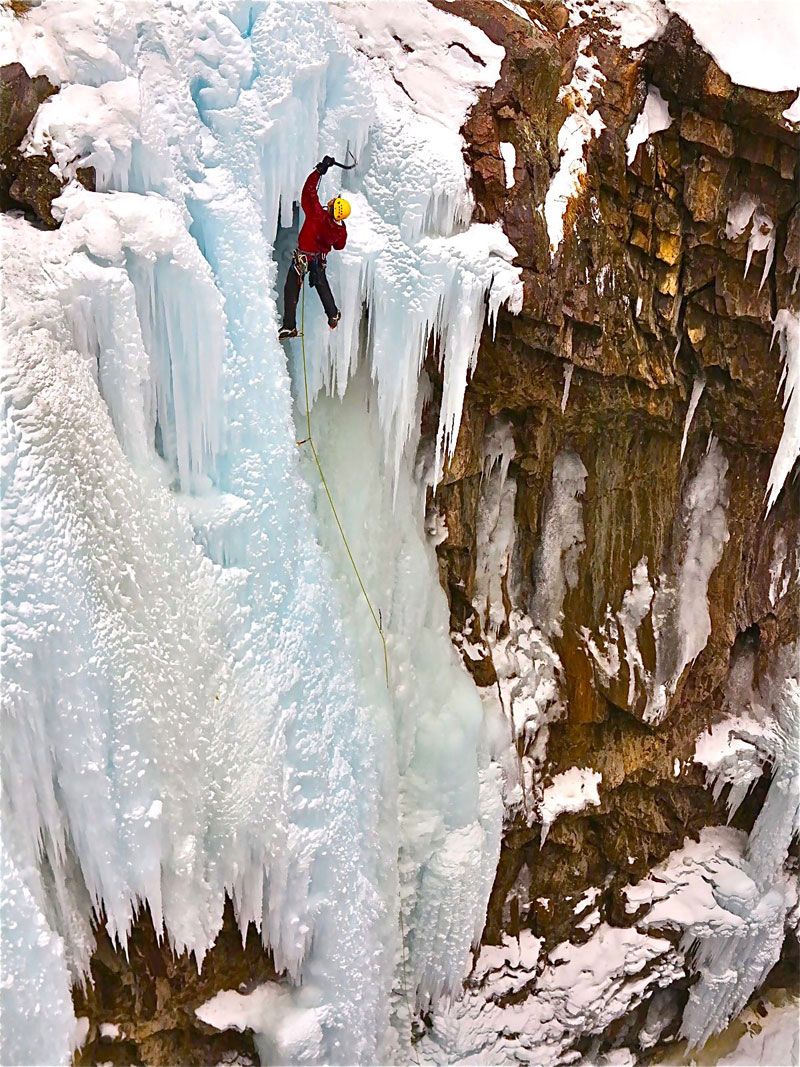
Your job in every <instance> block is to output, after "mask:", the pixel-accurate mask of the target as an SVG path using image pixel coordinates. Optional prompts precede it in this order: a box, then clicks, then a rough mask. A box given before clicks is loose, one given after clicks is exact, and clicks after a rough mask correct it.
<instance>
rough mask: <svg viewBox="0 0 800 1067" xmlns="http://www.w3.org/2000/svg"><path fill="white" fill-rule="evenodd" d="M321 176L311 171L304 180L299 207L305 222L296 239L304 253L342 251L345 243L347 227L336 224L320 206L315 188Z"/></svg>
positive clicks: (317, 172) (342, 224)
mask: <svg viewBox="0 0 800 1067" xmlns="http://www.w3.org/2000/svg"><path fill="white" fill-rule="evenodd" d="M321 177H322V175H321V174H320V173H319V171H316V170H312V171H311V173H310V174H309V176H308V177H307V178H306V182H305V185H304V186H303V193H302V195H301V197H300V206H301V207H302V209H303V211H304V212H305V216H306V219H305V222H304V223H303V226H302V229H301V230H300V236H299V237H298V239H297V247H298V248H299V249H300V251H301V252H306V253H320V252H324V253H326V254H327V253H328V252H330V250H331V249H332V248H337V249H342V248H344V246H345V243H346V241H347V227H346V226H345V224H344V223H343V222H336V221H335V220H334V219H332V218H331V216H330V215H329V214H328V212H327V210H326V209H325V208H324V207H323V206H322V204H320V202H319V196H318V194H317V186H318V185H319V180H320V178H321Z"/></svg>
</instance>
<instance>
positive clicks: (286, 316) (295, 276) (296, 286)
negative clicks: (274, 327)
mask: <svg viewBox="0 0 800 1067" xmlns="http://www.w3.org/2000/svg"><path fill="white" fill-rule="evenodd" d="M302 286H303V274H302V273H301V271H300V270H298V266H297V263H296V262H295V260H294V259H293V260H292V263H291V266H290V267H289V269H288V271H287V272H286V283H285V284H284V287H283V325H282V326H281V331H280V333H279V334H278V336H279V337H280V339H281V340H283V339H284V338H285V337H296V336H297V301H298V300H299V299H300V290H301V288H302Z"/></svg>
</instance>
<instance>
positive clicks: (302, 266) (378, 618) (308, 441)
mask: <svg viewBox="0 0 800 1067" xmlns="http://www.w3.org/2000/svg"><path fill="white" fill-rule="evenodd" d="M354 165H355V164H354ZM295 269H296V270H297V272H298V274H299V275H300V278H301V284H302V289H301V293H300V350H301V352H302V354H303V389H304V393H305V402H306V437H305V438H304V439H303V440H302V441H298V442H297V444H298V445H309V446H310V448H311V455H312V456H313V457H314V463H315V464H316V466H317V470H318V471H319V476H320V480H321V482H322V486H323V488H324V489H325V495H326V496H327V498H328V503H329V504H330V506H331V511H332V512H333V517H334V519H335V520H336V526H337V527H338V529H339V533H340V534H341V538H342V543H343V544H344V547H345V551H346V552H347V557H348V559H349V560H350V564H351V566H352V568H353V573H354V574H355V576H356V579H357V581H358V585H359V588H360V589H361V592H362V593H363V595H364V600H365V601H366V602H367V607H368V608H369V613H370V615H371V616H372V621H373V622H374V623H375V628H376V630H377V631H378V636H379V637H380V639H381V645H382V646H383V669H384V673H385V676H386V688H387V689H388V688H389V649H388V647H387V644H386V635H385V633H384V631H383V615H382V614H381V611H380V608H379V609H378V611H377V613H376V612H375V608H374V607H373V606H372V601H371V600H370V598H369V593H368V592H367V588H366V586H365V585H364V580H363V578H362V577H361V572H360V571H359V569H358V565H357V563H356V561H355V558H354V556H353V552H352V550H351V548H350V542H349V541H348V540H347V534H346V533H345V532H344V527H343V526H342V523H341V520H340V518H339V512H338V511H337V510H336V504H335V503H334V501H333V495H332V494H331V491H330V488H329V486H328V481H327V479H326V477H325V472H324V471H323V469H322V463H321V462H320V458H319V453H318V452H317V446H316V445H315V444H314V438H313V435H312V432H311V403H310V401H309V395H308V367H307V364H306V330H305V326H306V286H305V273H306V270H307V269H308V261H307V257H306V256H304V255H303V254H302V253H301V252H300V251H299V250H298V251H296V252H295ZM397 892H398V908H397V915H398V919H399V924H400V960H401V971H402V978H403V989H402V993H403V999H404V1000H405V1004H406V1010H407V1011H408V1026H409V1037H408V1044H409V1048H410V1049H411V1051H412V1053H413V1055H414V1059H415V1061H416V1063H417V1064H419V1062H420V1060H419V1053H418V1052H417V1048H416V1046H415V1044H414V1014H413V1012H412V1011H411V1000H410V998H409V995H408V972H407V970H406V929H405V923H404V921H403V898H402V896H401V894H400V881H399V873H398V883H397Z"/></svg>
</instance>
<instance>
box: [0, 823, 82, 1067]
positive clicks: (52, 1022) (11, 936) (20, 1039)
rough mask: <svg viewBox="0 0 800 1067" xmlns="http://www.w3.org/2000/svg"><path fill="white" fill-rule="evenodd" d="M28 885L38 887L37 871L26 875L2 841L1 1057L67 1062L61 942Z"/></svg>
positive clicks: (69, 1022) (68, 1023) (70, 1037)
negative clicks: (21, 1022) (21, 1023)
mask: <svg viewBox="0 0 800 1067" xmlns="http://www.w3.org/2000/svg"><path fill="white" fill-rule="evenodd" d="M30 883H33V884H34V885H39V879H38V872H36V871H35V870H34V871H28V872H26V877H24V876H23V873H22V872H21V871H20V870H19V868H18V866H17V864H16V863H15V861H14V858H13V856H12V855H11V854H10V851H9V849H8V848H7V847H6V845H5V843H4V842H3V843H0V907H2V914H3V922H2V924H0V949H1V950H2V960H3V978H2V982H0V1057H2V1062H3V1063H4V1064H28V1063H31V1064H37V1063H42V1064H52V1065H55V1064H68V1063H70V1062H71V1054H72V1050H73V1048H74V1045H75V1041H74V1038H75V1036H76V1020H75V1014H74V1012H73V1010H72V997H71V996H70V989H69V985H70V983H69V974H68V972H67V964H66V961H65V959H64V943H63V941H62V939H61V938H60V937H59V936H58V934H56V933H55V932H54V931H53V930H52V928H51V926H50V924H49V923H48V921H47V919H46V918H45V916H44V915H43V914H42V910H41V903H40V902H39V901H37V900H36V897H35V896H34V894H33V893H32V892H31V890H30V888H29V884H30ZM20 1020H24V1025H20Z"/></svg>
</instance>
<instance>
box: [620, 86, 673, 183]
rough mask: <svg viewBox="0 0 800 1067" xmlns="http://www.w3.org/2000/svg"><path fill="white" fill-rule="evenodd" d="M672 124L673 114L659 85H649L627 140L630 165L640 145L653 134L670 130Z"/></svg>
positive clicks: (626, 145)
mask: <svg viewBox="0 0 800 1067" xmlns="http://www.w3.org/2000/svg"><path fill="white" fill-rule="evenodd" d="M671 125H672V116H671V115H670V113H669V105H668V104H667V101H666V100H665V99H664V97H663V96H662V95H661V93H660V91H659V90H658V88H657V86H655V85H648V87H647V96H646V97H645V101H644V104H643V106H642V110H641V111H640V112H639V114H638V115H637V116H636V121H635V122H634V124H633V126H631V128H630V132H629V133H628V137H627V139H626V141H625V148H626V150H627V160H628V166H630V165H631V163H633V161H634V159H635V158H636V152H637V151H638V148H639V145H642V144H645V142H646V141H648V140H649V139H650V138H651V137H652V136H653V134H655V133H660V132H661V131H662V130H668V129H669V127H670V126H671Z"/></svg>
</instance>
